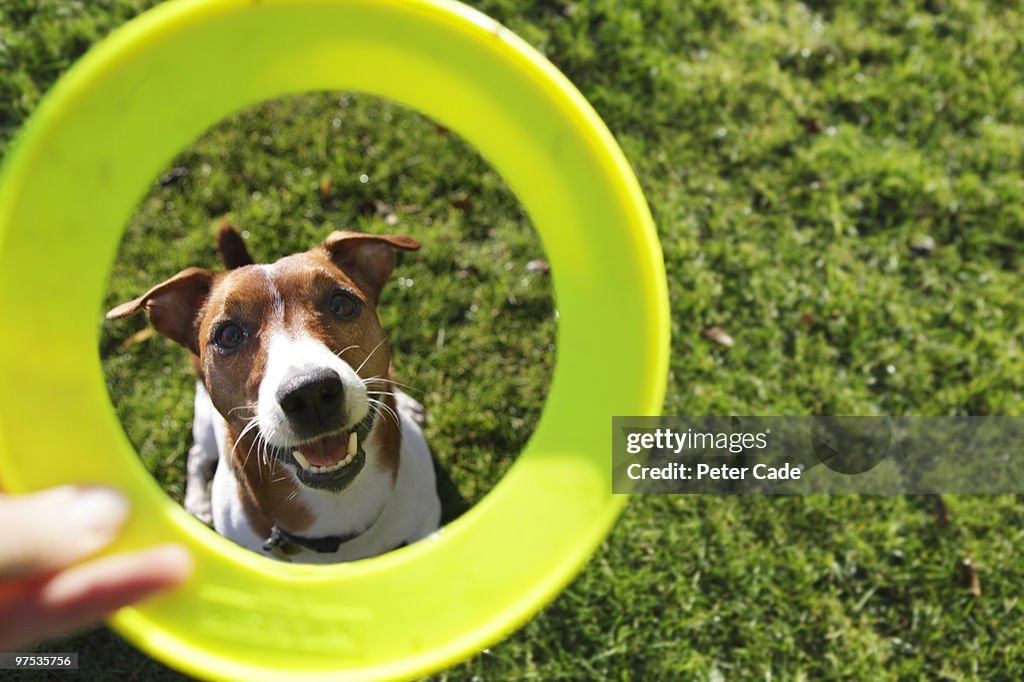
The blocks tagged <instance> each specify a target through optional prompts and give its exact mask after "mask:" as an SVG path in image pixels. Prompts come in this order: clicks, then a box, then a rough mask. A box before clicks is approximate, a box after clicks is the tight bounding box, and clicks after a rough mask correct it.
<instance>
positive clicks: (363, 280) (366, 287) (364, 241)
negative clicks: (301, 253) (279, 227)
mask: <svg viewBox="0 0 1024 682" xmlns="http://www.w3.org/2000/svg"><path fill="white" fill-rule="evenodd" d="M320 247H321V248H323V249H325V250H326V251H327V253H328V255H329V256H330V258H331V260H332V261H334V264H335V265H337V266H338V267H339V268H341V269H342V270H344V271H345V274H347V275H348V276H349V277H351V278H352V279H353V280H355V282H356V284H358V285H359V286H360V287H361V288H362V289H363V292H364V293H366V294H367V295H368V296H370V297H371V298H372V299H373V302H374V303H376V302H377V300H378V298H379V297H380V292H381V290H382V289H383V288H384V283H385V282H387V281H388V277H390V276H391V272H392V271H393V270H394V269H395V251H397V250H399V249H401V250H402V251H415V250H417V249H418V248H420V243H419V242H418V241H416V240H415V239H413V238H412V237H407V236H405V235H404V234H366V233H364V232H346V231H338V232H332V233H331V234H330V235H328V237H327V239H325V240H324V241H323V243H322V244H321V245H320Z"/></svg>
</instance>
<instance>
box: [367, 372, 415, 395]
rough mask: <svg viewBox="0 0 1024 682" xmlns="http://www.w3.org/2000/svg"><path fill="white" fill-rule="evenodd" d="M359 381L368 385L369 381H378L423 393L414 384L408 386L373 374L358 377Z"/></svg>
mask: <svg viewBox="0 0 1024 682" xmlns="http://www.w3.org/2000/svg"><path fill="white" fill-rule="evenodd" d="M360 381H362V382H363V386H369V385H370V384H371V383H379V384H387V385H390V386H393V387H398V388H403V389H405V390H407V391H412V392H415V393H425V391H424V390H423V389H419V388H416V387H415V386H410V385H409V384H403V383H402V382H400V381H395V380H394V379H385V378H384V377H378V376H373V377H367V378H365V379H363V378H362V377H360Z"/></svg>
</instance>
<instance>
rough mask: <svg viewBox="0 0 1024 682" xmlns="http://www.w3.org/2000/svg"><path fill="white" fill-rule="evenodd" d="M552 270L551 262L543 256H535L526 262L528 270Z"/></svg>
mask: <svg viewBox="0 0 1024 682" xmlns="http://www.w3.org/2000/svg"><path fill="white" fill-rule="evenodd" d="M550 270H551V264H550V263H548V262H547V261H546V260H544V259H543V258H535V259H534V260H532V261H530V262H529V263H527V264H526V271H527V272H548V271H550Z"/></svg>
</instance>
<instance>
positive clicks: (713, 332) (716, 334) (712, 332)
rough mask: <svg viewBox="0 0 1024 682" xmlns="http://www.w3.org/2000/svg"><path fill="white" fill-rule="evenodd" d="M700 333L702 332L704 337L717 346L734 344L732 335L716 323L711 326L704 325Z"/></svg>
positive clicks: (731, 345)
mask: <svg viewBox="0 0 1024 682" xmlns="http://www.w3.org/2000/svg"><path fill="white" fill-rule="evenodd" d="M701 334H703V335H704V337H705V338H708V339H711V340H712V341H714V342H715V343H717V344H718V345H719V346H725V347H726V348H732V347H733V346H735V345H736V342H735V341H733V340H732V337H731V336H729V333H728V332H726V331H725V330H724V329H722V328H721V327H719V326H718V325H715V326H713V327H705V328H704V329H703V330H702V331H701Z"/></svg>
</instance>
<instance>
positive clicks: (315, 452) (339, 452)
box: [299, 431, 348, 467]
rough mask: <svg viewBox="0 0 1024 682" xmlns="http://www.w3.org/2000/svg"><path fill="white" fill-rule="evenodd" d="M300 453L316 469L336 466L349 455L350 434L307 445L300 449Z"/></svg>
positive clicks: (336, 435)
mask: <svg viewBox="0 0 1024 682" xmlns="http://www.w3.org/2000/svg"><path fill="white" fill-rule="evenodd" d="M299 452H301V453H302V456H303V457H305V458H306V461H308V462H309V463H310V464H312V465H313V466H315V467H330V466H334V465H335V464H337V463H338V462H340V461H341V460H343V459H345V456H346V455H347V454H348V432H347V431H344V432H342V433H338V434H335V435H333V436H327V437H326V438H321V439H320V440H317V441H313V442H312V443H306V444H305V445H303V446H302V447H300V448H299Z"/></svg>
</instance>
